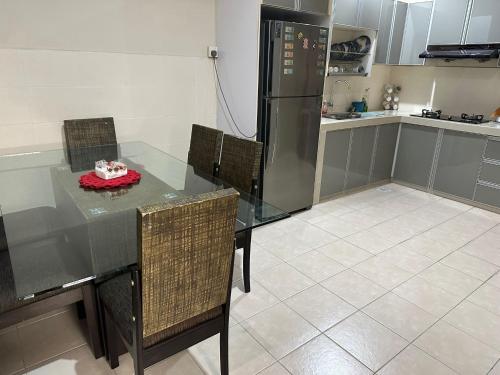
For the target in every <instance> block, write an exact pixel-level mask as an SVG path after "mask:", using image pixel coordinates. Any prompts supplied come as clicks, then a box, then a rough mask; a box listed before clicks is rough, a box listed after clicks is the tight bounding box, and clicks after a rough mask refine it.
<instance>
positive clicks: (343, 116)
mask: <svg viewBox="0 0 500 375" xmlns="http://www.w3.org/2000/svg"><path fill="white" fill-rule="evenodd" d="M323 117H325V118H331V119H333V120H350V119H353V118H361V113H359V112H332V113H327V114H324V115H323Z"/></svg>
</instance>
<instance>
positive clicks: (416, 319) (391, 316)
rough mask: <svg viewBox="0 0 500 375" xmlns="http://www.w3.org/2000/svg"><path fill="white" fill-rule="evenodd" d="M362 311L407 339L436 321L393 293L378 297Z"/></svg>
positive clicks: (415, 335)
mask: <svg viewBox="0 0 500 375" xmlns="http://www.w3.org/2000/svg"><path fill="white" fill-rule="evenodd" d="M363 312H364V313H366V314H367V315H369V316H371V317H372V318H373V319H375V320H376V321H378V322H379V323H381V324H383V325H384V326H386V327H387V328H390V329H391V330H392V331H394V332H396V333H397V334H398V335H400V336H401V337H403V338H405V339H406V340H408V341H411V340H414V339H415V338H416V337H417V336H418V335H420V334H421V333H422V332H424V331H425V330H426V329H427V328H429V327H430V326H431V325H432V324H433V323H434V322H436V321H437V318H436V317H434V316H433V315H432V314H430V313H428V312H427V311H425V310H422V309H421V308H420V307H418V306H417V305H414V304H413V303H411V302H408V301H407V300H405V299H403V298H401V297H399V296H397V295H396V294H394V293H387V294H386V295H385V296H382V297H380V298H379V299H378V300H376V301H374V302H372V303H371V304H369V305H368V306H366V307H365V308H364V309H363Z"/></svg>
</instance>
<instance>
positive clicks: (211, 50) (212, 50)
mask: <svg viewBox="0 0 500 375" xmlns="http://www.w3.org/2000/svg"><path fill="white" fill-rule="evenodd" d="M208 57H210V58H211V59H216V58H217V57H219V49H218V48H217V47H216V46H209V47H208Z"/></svg>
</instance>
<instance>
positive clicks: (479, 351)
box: [414, 321, 500, 375]
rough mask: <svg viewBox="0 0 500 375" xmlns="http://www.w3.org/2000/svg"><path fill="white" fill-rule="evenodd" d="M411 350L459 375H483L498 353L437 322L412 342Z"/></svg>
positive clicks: (490, 366) (453, 328) (448, 325)
mask: <svg viewBox="0 0 500 375" xmlns="http://www.w3.org/2000/svg"><path fill="white" fill-rule="evenodd" d="M414 344H415V346H417V347H419V348H420V349H422V350H423V351H425V352H427V353H428V354H430V355H431V356H432V357H434V358H436V359H437V360H439V361H441V362H443V363H444V364H445V365H447V366H448V367H451V368H452V369H453V370H455V371H456V372H458V373H460V374H467V375H475V374H478V375H479V374H481V375H482V374H486V373H487V372H488V371H489V370H490V369H491V368H492V367H493V365H494V364H495V362H496V361H497V360H498V358H499V355H500V353H498V352H496V351H495V350H493V349H492V348H490V347H489V346H486V345H485V344H483V343H481V342H480V341H478V340H476V339H474V338H473V337H471V336H469V335H467V334H466V333H464V332H462V331H460V330H458V329H456V328H455V327H453V326H451V325H450V324H448V323H446V322H444V321H439V322H437V323H436V324H435V325H434V326H432V327H431V328H430V329H429V330H428V331H427V332H425V333H424V334H423V335H422V336H420V337H419V338H418V339H417V340H416V341H415V343H414Z"/></svg>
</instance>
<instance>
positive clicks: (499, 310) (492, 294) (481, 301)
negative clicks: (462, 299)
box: [467, 284, 500, 316]
mask: <svg viewBox="0 0 500 375" xmlns="http://www.w3.org/2000/svg"><path fill="white" fill-rule="evenodd" d="M467 300H468V301H470V302H472V303H474V304H476V305H478V306H481V307H483V308H485V309H486V310H488V311H490V312H492V313H494V314H497V315H499V316H500V303H498V302H499V301H500V288H496V287H494V286H491V285H488V284H484V285H483V286H481V287H480V288H479V289H478V290H476V291H475V292H474V293H472V294H471V295H470V296H469V297H468V298H467Z"/></svg>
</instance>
